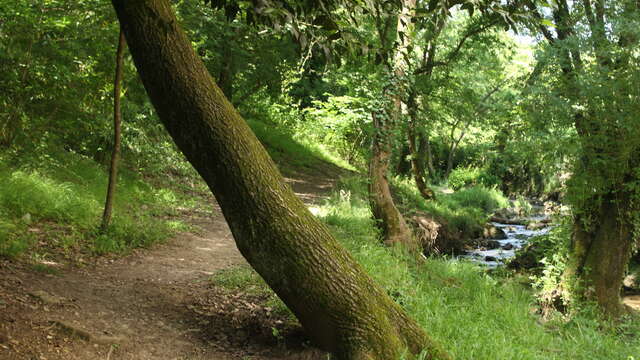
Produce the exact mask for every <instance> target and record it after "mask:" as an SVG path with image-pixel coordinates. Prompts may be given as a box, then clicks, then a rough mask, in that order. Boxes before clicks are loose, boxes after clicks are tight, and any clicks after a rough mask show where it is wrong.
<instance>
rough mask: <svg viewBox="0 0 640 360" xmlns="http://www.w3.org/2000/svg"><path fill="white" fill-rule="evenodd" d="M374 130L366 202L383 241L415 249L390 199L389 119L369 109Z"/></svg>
mask: <svg viewBox="0 0 640 360" xmlns="http://www.w3.org/2000/svg"><path fill="white" fill-rule="evenodd" d="M371 116H372V117H373V125H374V128H375V129H376V130H375V134H374V136H373V139H372V151H371V158H370V160H369V205H370V207H371V213H372V214H373V218H374V219H375V220H376V224H377V225H378V228H379V229H380V231H381V232H382V237H383V241H384V243H385V244H387V245H396V244H402V245H403V246H405V247H406V248H407V249H408V250H409V251H412V252H416V251H419V250H420V249H419V245H418V243H417V240H416V238H415V237H414V236H413V234H412V233H411V230H410V229H409V226H408V225H407V223H406V221H405V220H404V217H403V216H402V214H401V213H400V211H399V210H398V208H397V207H396V205H395V203H394V202H393V197H392V196H391V188H390V186H389V180H388V179H387V174H388V172H389V162H390V158H391V142H390V137H391V135H390V133H391V125H390V124H389V122H390V121H391V120H390V119H389V118H388V117H386V114H384V113H372V114H371Z"/></svg>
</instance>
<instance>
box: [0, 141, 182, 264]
mask: <svg viewBox="0 0 640 360" xmlns="http://www.w3.org/2000/svg"><path fill="white" fill-rule="evenodd" d="M49 154H51V153H49ZM0 183H2V184H3V186H2V187H0V255H3V256H6V257H16V256H18V255H20V254H21V253H23V252H25V251H27V250H28V249H29V248H30V247H31V245H32V243H31V241H30V239H31V238H32V237H33V234H32V233H30V232H29V231H28V229H29V227H36V228H38V229H40V228H42V229H50V228H52V226H50V225H51V224H55V225H56V226H57V227H58V228H63V229H64V230H61V231H58V232H54V233H52V234H51V235H52V236H51V237H49V236H47V241H49V242H50V243H52V244H54V243H55V244H58V245H61V246H62V247H63V248H71V247H74V246H78V245H81V246H82V247H85V248H86V249H88V250H89V251H91V252H93V253H96V254H104V253H112V252H125V251H127V250H129V249H131V248H135V247H143V246H148V245H150V244H153V243H154V242H158V241H162V240H164V239H166V238H168V237H170V236H172V235H173V234H174V233H175V231H176V230H181V229H183V228H184V225H182V224H180V223H176V221H169V220H164V219H163V217H168V216H171V215H175V210H173V209H174V208H175V207H177V206H179V205H180V206H183V207H184V206H185V202H188V201H187V199H185V198H184V196H182V195H180V194H178V193H176V192H173V191H172V190H170V189H157V188H154V187H152V186H151V185H149V184H147V183H146V182H144V181H142V180H141V179H140V178H139V177H138V176H136V174H134V173H132V172H130V171H127V170H126V169H122V170H121V171H120V176H119V179H118V185H117V190H116V201H115V205H114V214H115V215H114V218H113V220H112V223H111V226H110V227H109V228H108V230H107V232H106V233H105V234H99V232H98V231H97V228H98V224H99V222H100V219H101V215H102V210H103V206H104V205H103V203H104V197H105V193H106V187H107V173H106V170H105V169H104V168H103V167H101V166H99V165H98V164H96V163H95V162H94V161H92V160H91V159H88V158H86V157H83V156H80V155H78V154H73V153H68V152H59V153H54V154H53V155H48V156H44V157H42V158H38V157H36V156H33V158H29V157H26V158H21V159H20V163H15V162H14V163H11V162H10V161H8V160H6V159H5V160H0ZM25 220H28V221H25Z"/></svg>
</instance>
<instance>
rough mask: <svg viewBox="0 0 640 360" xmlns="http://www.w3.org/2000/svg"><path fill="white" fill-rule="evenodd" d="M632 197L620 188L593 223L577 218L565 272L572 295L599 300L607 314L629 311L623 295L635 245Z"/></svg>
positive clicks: (593, 215)
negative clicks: (622, 290) (589, 223)
mask: <svg viewBox="0 0 640 360" xmlns="http://www.w3.org/2000/svg"><path fill="white" fill-rule="evenodd" d="M628 201H629V197H628V196H625V195H623V192H620V193H619V195H618V196H617V197H616V196H615V194H613V193H612V194H609V195H608V196H606V197H605V198H604V199H602V201H601V203H600V205H599V207H598V208H597V211H595V213H594V214H591V216H592V217H593V218H592V224H591V225H590V226H587V225H585V224H584V223H583V220H584V219H583V218H582V217H580V216H576V217H575V219H574V227H573V235H572V238H571V245H570V251H571V259H570V262H569V264H568V265H567V268H566V270H565V272H564V274H563V280H564V281H563V282H564V284H563V286H564V287H565V288H567V289H568V290H570V291H571V295H570V296H576V295H577V296H578V297H580V298H582V299H586V300H592V301H595V302H596V303H597V304H598V305H599V306H600V308H601V309H602V310H603V312H604V313H605V314H606V315H607V316H612V317H617V316H619V315H622V314H624V313H625V309H624V306H623V304H622V302H621V299H620V292H621V289H622V282H623V279H624V275H625V272H626V270H627V264H628V263H629V259H630V258H631V248H632V245H633V241H634V239H633V233H632V231H633V224H632V223H631V222H630V221H628V220H625V219H628V218H629V217H628V214H627V213H626V212H628V211H629V210H630V209H629V208H628V207H627V206H626V205H627V204H628Z"/></svg>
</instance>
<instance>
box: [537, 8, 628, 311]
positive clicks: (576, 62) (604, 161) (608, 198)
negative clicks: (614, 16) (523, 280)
mask: <svg viewBox="0 0 640 360" xmlns="http://www.w3.org/2000/svg"><path fill="white" fill-rule="evenodd" d="M613 4H614V2H609V3H608V4H607V6H612V5H613ZM571 5H572V3H570V2H568V1H567V0H560V1H558V6H557V7H556V8H554V9H553V13H552V16H553V22H554V24H553V27H552V29H553V30H550V29H549V28H547V27H544V26H540V30H541V33H542V35H543V36H544V37H545V38H546V39H547V40H548V42H549V44H550V45H551V46H552V47H554V48H555V50H556V52H555V55H556V56H557V61H556V63H557V64H558V66H559V67H560V69H561V70H562V76H561V77H560V80H561V81H560V83H559V86H560V92H561V94H562V95H563V96H564V97H565V98H566V99H567V100H568V102H569V103H570V104H571V106H572V108H573V109H575V110H574V114H573V122H574V124H573V125H574V127H575V129H576V133H577V137H578V140H579V142H580V150H579V154H578V159H577V161H578V163H577V164H576V168H575V170H574V172H573V175H572V178H571V180H570V182H569V186H568V194H567V198H568V200H569V203H570V204H571V205H572V208H573V209H572V211H573V213H574V224H573V234H572V237H571V242H570V246H569V261H568V264H567V266H566V268H565V271H564V273H563V279H562V286H563V289H564V290H566V291H568V293H569V294H568V296H569V297H570V298H577V299H582V300H588V301H594V302H595V303H597V304H598V306H599V308H600V310H601V311H602V313H603V314H604V315H605V316H608V317H613V318H615V317H618V316H620V315H622V314H624V313H625V311H624V306H623V305H622V303H621V299H620V291H621V288H622V282H623V278H624V274H625V271H626V268H627V265H628V263H629V259H630V257H631V252H632V247H633V242H634V241H635V239H634V233H635V232H636V231H637V229H638V228H639V225H638V223H639V222H640V219H639V218H638V215H637V214H638V212H639V211H640V189H639V188H638V185H637V184H639V183H640V170H639V169H640V146H639V145H638V144H640V131H639V130H638V127H637V118H636V117H635V116H633V115H632V113H631V111H633V110H634V109H637V106H638V103H637V100H636V99H637V92H634V91H635V88H632V87H631V86H629V84H631V83H633V81H634V80H633V78H630V77H627V76H628V74H629V72H628V71H625V70H626V69H625V68H627V69H628V68H629V67H630V66H632V65H631V64H630V63H628V59H629V55H630V54H631V53H632V52H633V49H635V48H637V45H638V43H639V41H638V40H639V39H638V38H637V36H635V35H634V36H632V37H628V36H627V35H629V34H631V33H632V32H629V31H630V30H629V29H631V28H629V29H626V28H624V27H619V26H618V24H611V23H609V24H608V23H607V20H606V19H605V12H604V7H605V1H598V2H594V3H592V2H589V1H585V2H583V3H582V4H581V7H578V8H572V7H571ZM627 5H628V6H626V5H625V6H624V7H623V8H621V9H619V10H621V13H620V14H619V15H620V16H624V17H627V19H637V18H638V15H639V14H640V4H638V3H633V2H629V3H628V4H627ZM529 7H530V10H531V12H532V14H533V15H534V16H535V17H536V18H542V13H541V12H540V11H539V9H537V8H535V5H533V4H531V5H529ZM578 18H582V20H586V21H585V22H586V24H587V26H588V28H589V35H588V39H589V43H588V44H587V45H586V46H584V47H577V46H573V41H574V40H579V39H578V38H577V36H576V35H577V34H578V32H577V28H576V26H575V24H576V19H578ZM621 23H622V22H621ZM609 25H611V26H613V28H612V30H611V31H614V30H615V31H619V35H620V41H618V42H614V41H611V40H610V39H609V38H607V36H605V34H606V33H607V32H608V31H609V30H607V26H609ZM552 31H555V36H554V34H553V32H552ZM589 56H593V60H583V59H587V58H588V57H589ZM585 69H588V70H585ZM589 80H592V81H596V82H597V83H598V85H599V86H600V87H602V88H603V89H607V90H608V91H606V95H605V96H603V95H602V94H597V93H589V92H588V90H589V89H588V88H585V87H584V86H583V85H582V84H583V83H585V82H586V83H588V81H589ZM616 82H618V83H617V84H616ZM625 108H626V109H625Z"/></svg>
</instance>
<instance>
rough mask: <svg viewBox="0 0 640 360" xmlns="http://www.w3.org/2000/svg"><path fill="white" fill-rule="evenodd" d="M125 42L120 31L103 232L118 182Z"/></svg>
mask: <svg viewBox="0 0 640 360" xmlns="http://www.w3.org/2000/svg"><path fill="white" fill-rule="evenodd" d="M125 46H126V41H125V38H124V32H123V31H122V29H120V35H118V50H116V76H115V79H114V81H113V151H112V153H111V166H110V167H109V185H108V186H107V198H106V200H105V204H104V212H103V214H102V224H101V226H100V229H101V231H102V232H105V231H106V230H107V228H108V227H109V224H110V223H111V215H112V212H113V198H114V196H115V193H116V182H117V181H118V158H119V157H120V137H121V136H120V132H121V131H120V123H121V112H120V94H121V83H122V72H123V71H122V68H123V62H124V47H125Z"/></svg>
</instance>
